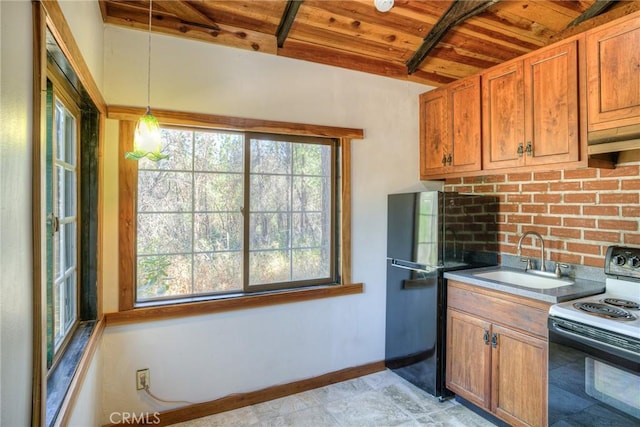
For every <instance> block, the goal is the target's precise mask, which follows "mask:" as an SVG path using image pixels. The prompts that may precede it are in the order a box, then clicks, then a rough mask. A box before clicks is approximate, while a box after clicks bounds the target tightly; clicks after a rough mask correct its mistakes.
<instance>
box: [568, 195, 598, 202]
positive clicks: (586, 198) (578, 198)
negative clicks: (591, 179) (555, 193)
mask: <svg viewBox="0 0 640 427" xmlns="http://www.w3.org/2000/svg"><path fill="white" fill-rule="evenodd" d="M564 202H565V203H595V202H596V193H565V194H564Z"/></svg>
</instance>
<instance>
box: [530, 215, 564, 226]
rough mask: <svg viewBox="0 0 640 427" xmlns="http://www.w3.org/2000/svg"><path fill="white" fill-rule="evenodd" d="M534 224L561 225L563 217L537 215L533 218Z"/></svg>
mask: <svg viewBox="0 0 640 427" xmlns="http://www.w3.org/2000/svg"><path fill="white" fill-rule="evenodd" d="M533 223H534V224H540V225H561V224H562V217H559V216H536V217H534V218H533Z"/></svg>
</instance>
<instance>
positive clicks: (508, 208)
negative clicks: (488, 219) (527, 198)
mask: <svg viewBox="0 0 640 427" xmlns="http://www.w3.org/2000/svg"><path fill="white" fill-rule="evenodd" d="M519 208H520V205H517V204H515V203H512V204H508V203H502V204H501V205H500V206H499V207H498V211H499V212H504V213H506V212H509V213H514V212H518V211H519V210H520V209H519Z"/></svg>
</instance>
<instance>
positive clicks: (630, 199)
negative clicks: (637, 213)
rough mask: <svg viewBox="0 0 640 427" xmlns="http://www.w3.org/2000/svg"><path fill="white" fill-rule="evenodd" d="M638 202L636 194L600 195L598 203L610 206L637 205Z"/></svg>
mask: <svg viewBox="0 0 640 427" xmlns="http://www.w3.org/2000/svg"><path fill="white" fill-rule="evenodd" d="M638 200H639V197H638V193H614V194H600V203H612V204H616V205H617V204H629V205H630V204H637V203H638Z"/></svg>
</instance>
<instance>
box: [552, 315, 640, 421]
mask: <svg viewBox="0 0 640 427" xmlns="http://www.w3.org/2000/svg"><path fill="white" fill-rule="evenodd" d="M638 346H640V342H637V340H634V339H632V338H631V339H629V338H627V337H619V336H615V334H611V333H610V332H607V331H603V330H599V329H597V328H593V327H590V326H587V325H583V324H580V323H577V322H572V321H566V320H564V319H558V318H554V317H549V390H548V391H549V405H548V408H549V413H548V416H549V417H548V421H549V426H566V425H580V426H618V425H619V426H640V393H638V390H640V351H638Z"/></svg>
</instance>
